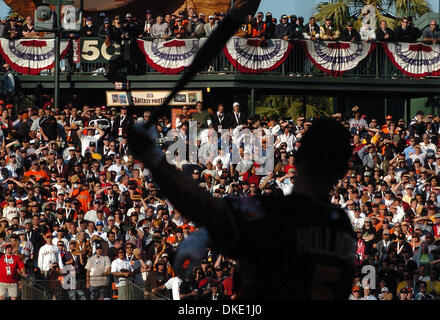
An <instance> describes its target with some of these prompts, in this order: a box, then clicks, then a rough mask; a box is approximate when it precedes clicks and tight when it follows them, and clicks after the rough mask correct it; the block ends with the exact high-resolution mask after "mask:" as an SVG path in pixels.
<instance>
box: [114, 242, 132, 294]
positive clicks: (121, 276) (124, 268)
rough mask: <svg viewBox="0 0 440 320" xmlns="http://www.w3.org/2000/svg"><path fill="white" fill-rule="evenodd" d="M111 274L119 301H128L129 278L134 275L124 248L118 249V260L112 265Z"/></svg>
mask: <svg viewBox="0 0 440 320" xmlns="http://www.w3.org/2000/svg"><path fill="white" fill-rule="evenodd" d="M111 273H112V275H113V277H114V279H115V284H116V287H117V288H118V300H128V299H129V292H128V284H127V278H128V277H130V276H131V275H132V274H133V267H132V265H131V263H130V261H128V260H127V257H126V255H125V249H124V248H119V249H118V258H117V259H115V260H114V261H113V262H112V264H111Z"/></svg>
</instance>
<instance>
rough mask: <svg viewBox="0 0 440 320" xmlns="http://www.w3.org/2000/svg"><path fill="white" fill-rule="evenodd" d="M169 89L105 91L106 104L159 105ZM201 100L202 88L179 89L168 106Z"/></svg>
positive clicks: (188, 103)
mask: <svg viewBox="0 0 440 320" xmlns="http://www.w3.org/2000/svg"><path fill="white" fill-rule="evenodd" d="M170 93H171V91H152V90H150V91H144V90H142V91H141V90H139V91H129V92H127V91H107V92H106V95H107V106H109V107H120V106H128V105H132V106H160V105H162V103H163V102H164V101H165V99H166V98H167V97H168V95H169V94H170ZM197 101H203V95H202V90H183V91H179V93H177V94H176V96H175V97H174V98H173V99H172V100H171V102H170V106H184V105H187V106H192V105H195V104H196V103H197Z"/></svg>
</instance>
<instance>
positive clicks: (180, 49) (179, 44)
mask: <svg viewBox="0 0 440 320" xmlns="http://www.w3.org/2000/svg"><path fill="white" fill-rule="evenodd" d="M204 40H205V39H182V40H180V39H173V40H169V41H163V40H153V41H145V40H138V45H139V48H140V49H141V51H142V52H143V53H144V55H145V59H146V61H147V62H148V64H149V65H150V66H151V67H152V68H154V69H155V70H156V71H158V72H161V73H166V74H176V73H179V72H181V71H182V70H183V69H184V68H185V67H188V66H189V65H190V64H191V62H192V61H193V59H194V56H195V54H196V52H197V50H198V49H199V46H201V45H202V43H203V41H204Z"/></svg>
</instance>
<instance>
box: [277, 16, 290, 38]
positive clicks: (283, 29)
mask: <svg viewBox="0 0 440 320" xmlns="http://www.w3.org/2000/svg"><path fill="white" fill-rule="evenodd" d="M294 36H295V30H294V28H293V27H292V24H290V23H289V22H288V20H287V15H285V14H283V15H282V16H281V22H280V23H279V24H278V25H277V26H276V28H275V37H276V38H278V39H284V40H286V41H288V40H290V39H292V38H293V37H294Z"/></svg>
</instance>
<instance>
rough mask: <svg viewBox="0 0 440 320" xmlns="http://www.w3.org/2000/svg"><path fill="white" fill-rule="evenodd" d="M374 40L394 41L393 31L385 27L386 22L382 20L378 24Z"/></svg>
mask: <svg viewBox="0 0 440 320" xmlns="http://www.w3.org/2000/svg"><path fill="white" fill-rule="evenodd" d="M376 40H377V41H386V42H392V41H394V31H393V30H392V29H390V28H388V26H387V22H386V21H385V20H382V21H381V22H380V28H379V29H376Z"/></svg>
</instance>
